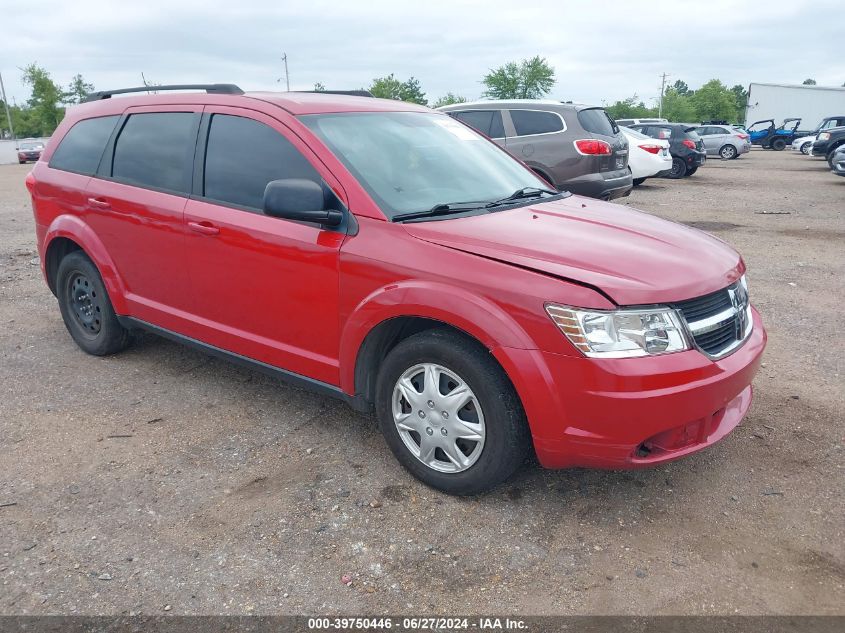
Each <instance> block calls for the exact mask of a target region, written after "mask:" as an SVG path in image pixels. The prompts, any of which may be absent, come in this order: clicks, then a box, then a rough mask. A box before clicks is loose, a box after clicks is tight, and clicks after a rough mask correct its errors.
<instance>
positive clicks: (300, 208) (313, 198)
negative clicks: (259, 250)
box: [264, 178, 343, 226]
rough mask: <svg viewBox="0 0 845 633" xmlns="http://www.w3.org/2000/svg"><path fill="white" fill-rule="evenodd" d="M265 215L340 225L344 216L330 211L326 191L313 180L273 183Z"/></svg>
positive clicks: (266, 194)
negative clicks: (327, 205) (326, 200)
mask: <svg viewBox="0 0 845 633" xmlns="http://www.w3.org/2000/svg"><path fill="white" fill-rule="evenodd" d="M264 213H265V214H267V215H270V216H273V217H275V218H285V219H287V220H299V221H302V222H316V223H318V224H323V225H325V226H337V225H339V224H340V223H341V222H342V221H343V214H342V213H341V212H340V211H338V210H336V209H327V208H326V202H325V195H324V193H323V188H322V187H321V186H320V185H319V184H317V183H316V182H314V181H313V180H306V179H304V178H285V179H282V180H272V181H270V182H268V183H267V187H266V188H265V189H264Z"/></svg>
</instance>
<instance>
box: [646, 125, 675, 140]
mask: <svg viewBox="0 0 845 633" xmlns="http://www.w3.org/2000/svg"><path fill="white" fill-rule="evenodd" d="M648 135H649V136H651V137H653V138H665V139H669V138H671V137H672V128H670V127H659V126H652V127H650V128H649V134H648Z"/></svg>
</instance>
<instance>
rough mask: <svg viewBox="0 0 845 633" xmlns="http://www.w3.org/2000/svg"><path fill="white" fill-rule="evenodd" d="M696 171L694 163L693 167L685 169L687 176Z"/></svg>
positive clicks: (696, 167)
mask: <svg viewBox="0 0 845 633" xmlns="http://www.w3.org/2000/svg"><path fill="white" fill-rule="evenodd" d="M697 171H698V165H696V166H695V167H690V168H689V169H687V178H689V177H690V176H692V175H693V174H694V173H695V172H697Z"/></svg>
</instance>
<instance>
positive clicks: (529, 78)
mask: <svg viewBox="0 0 845 633" xmlns="http://www.w3.org/2000/svg"><path fill="white" fill-rule="evenodd" d="M481 81H482V83H483V84H484V85H485V86H486V87H487V90H486V91H485V92H484V96H486V97H490V98H492V99H539V98H540V97H542V96H544V95H546V94H548V93H549V91H550V90H551V89H552V87H553V86H554V85H555V69H554V68H552V67H551V66H550V65H549V63H548V62H547V61H546V60H545V58H543V57H540V56H539V55H537V56H534V57H532V58H531V59H524V60H522V61H521V62H519V63H517V62H508V63H507V64H505V65H504V66H499V67H498V68H494V69H492V70H491V71H490V72H489V73H487V74H486V75H485V76H484V79H482V80H481Z"/></svg>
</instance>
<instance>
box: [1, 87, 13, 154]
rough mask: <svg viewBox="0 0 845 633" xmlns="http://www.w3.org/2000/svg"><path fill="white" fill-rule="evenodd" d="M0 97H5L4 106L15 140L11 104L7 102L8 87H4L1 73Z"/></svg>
mask: <svg viewBox="0 0 845 633" xmlns="http://www.w3.org/2000/svg"><path fill="white" fill-rule="evenodd" d="M0 95H2V96H3V106H4V107H5V108H6V120H7V121H8V122H9V133H10V134H11V135H12V140H15V128H14V127H13V126H12V114H11V112H9V102H8V101H6V87H5V86H4V85H3V74H2V73H0Z"/></svg>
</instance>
